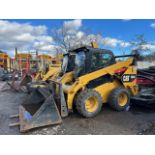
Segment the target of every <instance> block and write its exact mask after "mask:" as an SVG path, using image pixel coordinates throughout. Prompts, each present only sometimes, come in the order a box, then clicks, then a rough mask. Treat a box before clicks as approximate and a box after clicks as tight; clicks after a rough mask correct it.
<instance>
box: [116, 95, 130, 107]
mask: <svg viewBox="0 0 155 155" xmlns="http://www.w3.org/2000/svg"><path fill="white" fill-rule="evenodd" d="M127 102H128V96H127V94H125V93H121V94H119V96H118V103H119V105H120V106H125V105H126V104H127Z"/></svg>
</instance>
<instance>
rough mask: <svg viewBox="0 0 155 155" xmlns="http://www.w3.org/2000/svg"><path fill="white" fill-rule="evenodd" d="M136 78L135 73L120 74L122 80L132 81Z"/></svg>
mask: <svg viewBox="0 0 155 155" xmlns="http://www.w3.org/2000/svg"><path fill="white" fill-rule="evenodd" d="M135 79H136V74H124V75H123V76H122V82H132V81H133V80H135Z"/></svg>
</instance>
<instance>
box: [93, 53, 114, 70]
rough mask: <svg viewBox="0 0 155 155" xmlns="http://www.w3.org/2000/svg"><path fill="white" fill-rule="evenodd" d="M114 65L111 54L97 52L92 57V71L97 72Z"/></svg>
mask: <svg viewBox="0 0 155 155" xmlns="http://www.w3.org/2000/svg"><path fill="white" fill-rule="evenodd" d="M111 64H113V56H112V55H111V54H110V53H105V52H104V53H101V52H96V53H93V55H92V62H91V71H95V70H98V69H101V68H104V67H106V66H108V65H111Z"/></svg>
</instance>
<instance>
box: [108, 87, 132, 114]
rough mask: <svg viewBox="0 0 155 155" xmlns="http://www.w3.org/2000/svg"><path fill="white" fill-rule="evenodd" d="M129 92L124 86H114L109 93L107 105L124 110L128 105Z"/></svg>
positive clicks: (117, 109)
mask: <svg viewBox="0 0 155 155" xmlns="http://www.w3.org/2000/svg"><path fill="white" fill-rule="evenodd" d="M130 98H131V95H130V92H129V91H128V90H127V89H125V88H116V89H114V90H113V91H112V92H111V94H110V95H109V101H108V103H109V105H110V107H111V108H113V109H114V110H116V111H124V110H126V108H127V107H128V106H129V105H130Z"/></svg>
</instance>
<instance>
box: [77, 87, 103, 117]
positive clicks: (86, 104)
mask: <svg viewBox="0 0 155 155" xmlns="http://www.w3.org/2000/svg"><path fill="white" fill-rule="evenodd" d="M75 108H76V110H77V112H78V113H79V114H80V115H82V116H83V117H87V118H90V117H95V116H96V115H97V114H98V113H99V112H100V111H101V109H102V97H101V95H100V94H99V93H98V92H97V91H95V90H90V89H87V90H84V91H81V92H80V93H79V95H78V96H77V98H76V101H75Z"/></svg>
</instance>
